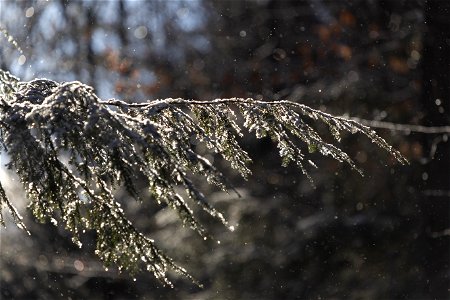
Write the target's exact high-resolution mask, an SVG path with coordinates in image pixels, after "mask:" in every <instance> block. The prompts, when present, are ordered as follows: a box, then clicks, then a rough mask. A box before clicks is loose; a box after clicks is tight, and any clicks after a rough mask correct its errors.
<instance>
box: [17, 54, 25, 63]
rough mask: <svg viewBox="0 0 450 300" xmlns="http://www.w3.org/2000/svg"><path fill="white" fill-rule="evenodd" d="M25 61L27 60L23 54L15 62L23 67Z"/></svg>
mask: <svg viewBox="0 0 450 300" xmlns="http://www.w3.org/2000/svg"><path fill="white" fill-rule="evenodd" d="M26 61H27V58H26V57H25V55H23V54H22V55H21V56H19V59H18V60H17V62H18V63H19V65H23V64H24V63H25V62H26Z"/></svg>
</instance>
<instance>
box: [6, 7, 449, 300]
mask: <svg viewBox="0 0 450 300" xmlns="http://www.w3.org/2000/svg"><path fill="white" fill-rule="evenodd" d="M0 22H1V27H2V28H4V29H6V30H7V31H8V32H9V34H11V35H12V36H13V37H14V38H15V39H16V40H17V42H18V44H19V46H20V47H21V48H22V50H23V53H21V52H19V51H17V50H16V49H15V48H14V47H13V46H12V45H11V44H9V43H8V42H7V37H4V36H2V37H1V38H0V41H1V44H2V47H1V49H0V67H1V68H2V69H4V70H9V71H11V72H12V73H13V74H14V75H16V76H19V77H21V78H22V79H23V80H31V79H32V78H35V77H46V78H49V79H53V80H58V81H70V80H79V81H82V82H84V83H87V84H90V85H92V86H94V87H95V89H96V92H97V94H98V95H99V96H100V97H101V98H103V99H107V98H111V97H115V98H120V99H124V100H126V101H145V100H147V99H157V98H166V97H174V98H175V97H183V98H187V99H198V100H207V99H215V98H218V97H253V98H256V99H264V100H279V99H288V100H292V101H297V102H300V103H303V104H306V105H309V106H311V107H313V108H317V109H321V110H323V111H326V112H329V113H332V114H335V115H344V116H352V117H359V118H362V119H367V120H374V121H383V122H392V123H401V124H410V125H423V126H448V125H450V113H449V112H450V33H449V31H450V30H449V28H450V1H444V0H442V1H440V0H430V1H425V0H392V1H386V0H351V1H328V0H308V1H274V0H261V1H256V0H255V1H225V0H224V1H207V0H190V1H163V0H161V1H156V0H152V1H150V0H149V1H133V0H111V1H68V0H59V1H58V0H54V1H7V0H3V1H1V2H0ZM374 125H376V124H374ZM385 125H386V124H385ZM384 127H388V128H378V129H377V132H378V133H379V134H380V135H381V136H383V137H384V138H385V139H386V140H387V141H388V142H389V143H390V144H392V145H393V146H395V147H396V148H397V149H399V150H400V151H401V152H402V153H403V154H404V155H405V156H406V157H407V158H408V159H409V160H410V165H408V166H401V165H399V164H398V163H396V162H395V161H394V160H393V158H392V157H390V156H389V155H388V154H386V153H384V151H381V150H380V149H378V148H376V147H375V145H374V144H372V143H371V142H370V141H369V140H368V139H367V138H364V137H361V136H354V135H345V136H344V137H343V140H342V142H341V146H342V148H343V149H344V150H345V151H347V153H349V154H350V156H351V157H352V158H354V159H355V161H356V162H357V164H358V165H359V166H360V167H361V168H362V169H363V170H364V173H365V176H364V177H361V176H359V175H358V174H357V173H356V172H353V171H351V170H350V168H349V167H348V166H345V165H343V164H339V163H337V162H335V161H333V160H331V159H329V158H321V157H317V162H318V166H319V168H318V169H317V170H315V171H313V172H312V174H311V175H312V177H313V179H314V182H315V185H316V188H315V189H314V188H313V187H312V186H311V184H310V183H309V182H308V180H307V178H305V176H303V175H302V174H301V171H300V170H298V169H296V168H295V167H294V166H292V167H287V168H283V167H281V166H280V163H281V162H280V159H279V158H278V154H277V152H278V151H277V149H276V147H275V146H274V145H272V144H271V142H270V140H268V139H267V140H266V139H261V140H257V139H256V138H254V137H252V136H250V135H247V136H246V137H245V138H243V140H242V145H243V147H244V149H246V150H247V151H248V152H249V153H250V154H251V157H252V158H253V160H254V163H253V164H252V166H251V169H252V171H253V176H252V177H251V178H250V179H249V180H248V181H243V180H242V179H241V178H239V177H238V176H237V174H236V173H234V172H232V171H230V168H229V167H228V165H227V164H226V163H225V162H223V161H221V160H220V159H219V158H218V157H215V156H213V155H210V158H211V159H212V160H215V163H216V164H217V165H218V166H220V167H221V169H222V170H223V172H225V173H226V174H227V175H228V176H229V178H230V179H231V181H232V182H233V184H234V185H235V186H236V187H237V188H238V190H239V191H240V192H241V193H242V195H243V197H241V198H237V197H235V196H234V195H227V194H225V193H221V192H218V191H217V190H216V189H214V188H212V187H210V186H207V185H206V184H204V187H203V190H204V191H205V193H206V194H207V195H208V198H209V199H210V201H211V202H212V203H213V204H214V205H216V207H218V208H220V209H221V210H222V211H223V212H224V213H225V214H226V216H227V217H228V219H229V220H230V223H231V224H232V225H234V226H236V230H235V232H229V231H228V230H227V229H226V228H225V227H224V226H223V225H222V224H220V223H218V222H216V221H214V220H211V219H210V218H208V217H206V216H204V215H201V214H199V215H198V217H199V218H200V219H201V220H202V221H203V223H204V224H206V227H207V228H208V229H209V232H210V233H211V235H212V236H213V237H214V240H207V241H204V240H203V239H202V238H201V237H199V236H198V235H197V234H196V233H195V232H193V231H192V230H189V229H185V228H183V227H182V226H181V223H180V222H179V221H178V220H177V218H176V217H175V216H174V215H172V214H171V213H170V212H167V211H165V210H161V208H160V207H158V206H157V205H155V204H154V203H152V201H147V202H144V203H142V204H139V203H136V201H134V200H131V199H128V198H127V196H126V195H125V194H121V193H119V194H118V197H119V198H120V199H122V201H123V203H124V204H125V205H126V211H127V214H128V216H129V217H130V219H131V220H133V222H134V224H135V225H136V226H137V227H138V228H139V229H140V230H142V231H143V232H145V234H147V235H148V236H149V237H151V238H153V239H155V241H156V243H157V245H159V246H160V247H161V248H163V249H164V250H165V251H166V252H167V253H168V254H169V255H171V256H172V257H174V258H175V260H176V262H177V263H178V264H180V265H182V266H184V267H186V268H187V269H188V270H189V271H190V273H191V274H192V275H193V276H194V277H195V278H197V279H198V280H200V281H201V282H202V283H203V284H204V289H200V288H198V287H196V286H194V285H193V284H192V283H191V282H190V281H189V280H187V279H185V278H180V277H177V276H176V275H175V274H170V278H171V279H172V280H173V281H174V283H175V288H173V289H171V288H168V287H164V286H162V285H161V284H160V283H159V282H157V281H156V280H155V279H154V278H153V275H152V274H150V273H144V274H138V275H137V276H136V277H131V276H129V275H127V274H118V273H117V271H116V270H114V268H110V269H109V270H106V269H105V268H104V267H103V266H102V265H101V263H100V261H99V260H98V259H97V258H96V257H95V256H94V255H93V252H94V247H95V243H94V235H93V234H92V233H86V236H85V237H84V240H83V242H84V247H83V248H82V249H78V248H77V247H76V246H75V245H73V244H72V243H71V240H70V236H69V234H68V232H66V231H65V230H64V229H63V228H62V227H61V226H60V227H55V226H53V225H51V224H39V223H37V222H36V221H35V220H34V219H33V218H32V216H31V215H30V213H29V212H28V211H26V210H25V208H24V207H25V205H26V202H25V200H23V199H22V193H21V191H20V187H17V186H16V185H15V184H14V183H15V182H16V181H17V180H15V178H14V175H13V174H11V173H9V171H8V170H5V169H4V167H3V165H4V163H5V161H6V160H7V159H8V158H7V157H2V160H3V161H2V167H3V169H2V172H1V175H2V176H1V178H2V183H3V184H4V185H6V182H8V183H9V184H8V187H9V189H8V193H9V195H10V197H11V199H13V201H14V203H15V204H16V205H18V206H19V207H21V208H22V212H23V215H24V216H25V223H26V225H27V226H28V229H29V230H30V231H31V233H32V235H31V236H27V235H26V234H25V233H24V232H23V231H20V230H18V229H16V228H15V226H14V225H13V223H12V221H9V222H8V223H7V229H3V228H2V229H1V231H0V234H1V244H0V252H1V255H0V292H1V293H0V298H1V299H448V298H449V297H450V293H449V288H450V285H449V275H450V271H449V260H450V258H449V256H450V246H449V242H450V231H449V230H450V229H449V228H450V224H449V215H450V207H449V203H450V142H449V141H448V133H449V132H448V128H447V130H445V128H444V130H428V132H423V131H424V130H422V128H421V127H408V128H406V129H404V130H396V129H395V128H394V126H393V125H388V126H384ZM389 127H391V128H389ZM425 131H426V130H425ZM446 131H447V132H446ZM198 147H199V149H198V151H200V152H201V151H205V150H204V147H203V150H202V149H201V147H202V145H199V146H198ZM5 215H8V213H5ZM218 241H220V244H219V243H218Z"/></svg>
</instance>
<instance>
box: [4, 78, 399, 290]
mask: <svg viewBox="0 0 450 300" xmlns="http://www.w3.org/2000/svg"><path fill="white" fill-rule="evenodd" d="M235 113H240V114H241V115H242V117H243V118H244V124H243V125H242V126H240V125H239V124H238V123H237V121H236V116H235ZM306 118H307V119H309V121H311V120H312V121H313V123H315V121H320V122H323V123H325V124H327V126H328V127H329V129H330V131H331V133H332V135H333V136H334V138H335V140H336V141H337V142H339V140H340V132H341V131H347V132H350V133H357V132H360V133H362V134H364V135H366V136H367V137H368V138H369V139H370V140H372V141H373V142H375V143H376V144H377V145H379V146H380V147H381V148H383V149H385V150H387V152H389V153H391V154H392V155H393V156H394V157H395V158H396V159H397V160H398V161H399V162H400V163H407V161H406V159H405V158H404V157H403V156H402V155H401V154H400V153H399V152H398V151H397V150H395V149H393V148H392V147H391V146H389V145H388V144H387V143H386V142H385V141H384V140H383V139H382V138H381V137H379V136H378V135H377V134H376V133H375V132H374V131H373V130H372V129H370V128H369V127H367V126H365V125H362V124H360V123H358V122H356V121H354V120H349V119H346V118H342V117H335V116H332V115H330V114H327V113H324V112H322V111H320V110H315V109H312V108H310V107H308V106H305V105H303V104H298V103H294V102H290V101H268V102H264V101H258V100H254V99H250V98H248V99H244V98H229V99H216V100H212V101H195V100H185V99H171V98H169V99H163V100H156V101H151V102H147V103H127V102H124V101H121V100H115V99H110V100H107V101H102V100H101V99H99V98H98V97H97V95H96V94H95V93H94V90H93V88H92V87H90V86H88V85H85V84H83V83H81V82H77V81H75V82H62V83H58V82H54V81H51V80H47V79H35V80H32V81H29V82H22V81H20V80H19V79H17V78H16V77H14V76H12V75H11V74H9V73H8V72H5V71H3V70H0V125H1V131H2V135H1V136H0V139H1V141H0V144H2V145H4V147H3V149H2V150H3V151H4V152H5V153H7V154H9V155H10V157H11V163H10V164H9V165H8V167H9V168H10V169H12V170H14V171H15V172H16V173H17V174H18V175H19V178H20V180H21V182H22V184H23V186H24V188H25V191H26V193H27V197H28V198H29V200H30V205H29V207H30V208H31V210H32V212H33V215H34V216H35V217H36V218H37V219H38V220H40V221H41V222H45V221H46V220H48V219H50V220H51V221H52V222H53V223H55V224H56V222H57V220H56V218H58V219H60V220H61V221H62V222H63V223H64V224H65V226H66V228H67V229H68V230H69V231H70V232H71V233H72V235H73V241H74V242H75V243H76V244H77V245H79V246H81V243H80V241H79V234H80V232H81V231H83V232H84V230H86V229H92V230H95V231H96V233H97V248H96V254H97V255H98V256H99V257H100V258H101V260H102V261H103V262H104V263H105V265H109V264H112V263H114V264H116V265H117V266H118V268H119V270H120V271H122V270H128V271H129V272H131V273H133V272H137V271H140V270H142V269H143V267H144V269H146V270H148V271H150V272H152V273H153V274H154V275H155V277H156V278H158V279H159V280H160V281H161V282H163V283H165V284H168V285H171V282H170V281H169V280H168V278H167V275H166V274H167V271H168V270H169V269H172V270H174V271H175V272H178V273H180V274H182V275H185V276H187V277H188V278H190V279H191V280H193V281H194V279H193V278H192V277H191V276H190V275H189V274H188V273H187V272H186V270H185V269H183V268H181V267H179V266H178V265H176V264H175V263H174V262H173V260H172V259H171V258H169V257H167V256H166V255H165V254H164V253H163V252H162V251H161V250H159V249H158V248H157V247H156V245H155V243H154V241H153V240H151V239H149V238H148V237H146V236H144V235H143V234H142V233H140V232H138V231H137V230H136V228H135V227H134V226H133V225H132V223H131V222H130V220H129V219H128V218H127V217H126V214H125V212H124V211H123V210H122V208H121V207H120V204H119V203H118V201H117V199H116V198H115V192H116V191H117V189H119V188H121V187H125V189H126V190H127V191H128V193H129V194H130V196H132V197H134V198H135V199H138V200H141V201H143V200H142V199H141V198H140V196H139V195H140V193H139V190H138V189H137V187H136V184H135V182H136V180H137V178H144V179H145V181H146V183H147V185H148V188H149V191H150V194H151V196H152V197H151V199H150V200H155V201H156V202H157V203H162V202H164V203H165V204H167V209H172V210H173V211H174V212H176V213H177V214H178V216H179V218H180V220H181V221H182V223H183V225H187V226H190V227H191V228H192V229H194V230H195V231H197V232H198V233H199V234H200V235H201V236H203V237H205V236H206V235H207V233H206V232H205V229H204V228H203V227H202V225H201V224H200V223H199V222H198V221H197V219H196V218H195V216H194V211H193V209H192V208H191V207H190V206H189V205H188V203H187V202H186V201H185V199H183V198H182V197H181V196H180V195H179V194H178V193H177V192H176V188H177V187H180V186H181V187H184V188H185V189H186V192H187V195H188V196H189V198H191V199H192V200H193V202H194V203H195V204H196V205H197V206H195V207H199V208H200V209H202V210H203V211H205V212H207V213H208V214H209V215H211V216H212V217H214V218H216V219H218V220H219V221H221V222H222V223H223V224H224V225H225V226H227V227H228V223H227V221H226V219H225V217H224V216H223V215H222V213H221V212H219V211H218V210H216V209H215V208H214V207H213V206H212V205H211V204H210V203H209V202H208V201H207V199H206V197H205V196H204V194H203V193H202V192H201V191H200V190H199V189H198V188H197V187H196V186H195V185H194V184H193V181H192V174H198V175H200V176H202V177H203V178H204V179H205V180H206V181H207V182H209V183H212V184H215V185H217V186H218V187H220V188H222V189H223V190H226V191H227V190H230V189H234V188H233V187H232V185H231V184H230V183H229V182H228V181H227V179H226V177H225V176H224V175H223V173H222V172H221V171H220V170H218V169H217V167H216V166H214V165H213V164H212V163H211V162H210V161H208V160H207V159H206V158H205V157H204V156H202V155H201V154H200V153H198V152H197V148H196V147H195V146H194V145H193V144H192V143H191V141H192V140H193V139H194V140H196V141H198V142H200V143H204V144H205V145H206V146H207V147H208V149H209V150H210V152H211V153H214V154H218V155H221V156H222V157H223V159H224V160H226V161H228V162H229V163H230V166H231V167H232V168H233V169H235V170H237V171H238V172H239V173H240V174H241V175H242V177H243V178H247V177H248V176H249V175H250V173H251V171H250V169H249V167H248V165H249V163H250V162H251V159H250V157H249V155H248V154H247V153H246V152H245V151H244V150H243V149H242V148H241V147H240V145H239V143H238V138H239V137H241V136H242V133H241V127H245V128H247V129H248V130H249V132H254V133H255V134H256V137H257V138H262V137H264V136H269V137H270V138H271V139H272V140H273V142H274V143H276V145H277V147H278V149H279V154H280V157H281V159H282V165H283V166H286V165H288V164H289V163H290V162H295V163H296V164H297V165H298V167H299V168H300V169H301V170H302V172H303V173H304V174H305V175H306V176H307V177H308V178H309V179H310V181H312V178H311V177H310V175H309V174H308V171H307V169H306V167H305V166H304V164H303V163H304V162H305V161H306V162H308V163H309V164H310V165H311V166H312V167H316V165H315V164H314V162H312V161H311V160H310V159H308V156H309V153H312V152H316V151H317V152H318V153H320V154H322V155H329V156H331V157H332V158H334V159H336V160H338V161H341V162H346V163H348V164H349V165H350V166H351V168H353V169H355V170H357V171H359V169H358V168H357V166H356V165H355V163H354V162H353V161H352V159H351V158H350V157H349V156H348V155H347V154H346V153H345V152H344V151H342V150H341V149H340V148H339V147H337V146H335V145H334V144H333V143H329V142H326V141H325V140H324V139H322V137H321V136H320V135H319V133H318V132H317V131H316V130H315V129H314V128H313V126H312V125H309V124H308V122H307V121H306V120H305V119H306ZM299 142H300V143H299ZM299 144H300V145H299ZM302 145H303V146H302ZM301 147H306V148H307V150H308V151H303V150H302V149H301ZM307 152H309V153H307ZM63 155H69V160H68V162H63V161H62V159H61V158H62V156H63ZM0 202H1V203H2V204H5V205H6V206H7V207H8V208H9V210H10V211H11V213H12V215H13V217H14V220H15V222H16V224H18V225H19V226H20V227H24V225H23V223H21V221H20V217H19V215H18V214H17V213H16V210H15V208H14V207H13V205H12V203H11V202H10V201H9V199H7V197H6V194H5V193H4V190H3V187H2V186H1V185H0ZM0 217H1V211H0ZM0 222H3V219H2V218H0ZM229 228H230V230H232V227H229Z"/></svg>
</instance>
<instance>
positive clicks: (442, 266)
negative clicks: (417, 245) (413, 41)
mask: <svg viewBox="0 0 450 300" xmlns="http://www.w3.org/2000/svg"><path fill="white" fill-rule="evenodd" d="M449 16H450V1H444V0H430V1H426V3H425V26H426V27H425V32H424V39H423V40H424V49H423V61H422V70H423V94H422V103H423V112H424V117H425V118H424V125H427V126H446V125H450V29H449V28H450V17H449ZM424 149H425V150H426V152H425V153H427V154H428V153H429V154H430V160H429V161H428V163H426V164H425V165H424V169H423V173H422V179H423V180H424V181H425V183H424V197H423V199H422V200H423V203H422V204H421V208H422V214H423V225H424V227H423V234H424V242H425V244H424V249H423V250H424V251H423V252H422V254H423V263H424V268H425V272H426V276H427V278H425V279H426V281H425V282H427V286H426V288H427V289H428V290H427V291H425V292H426V293H427V295H429V296H431V297H430V299H431V298H432V299H448V298H447V297H448V296H449V290H448V289H449V286H450V285H449V278H448V276H449V275H448V274H449V266H450V264H449V262H450V236H449V235H448V229H449V228H450V224H449V215H450V196H449V193H450V142H449V141H448V136H447V135H438V136H437V135H427V136H426V138H425V140H424ZM446 230H447V231H446Z"/></svg>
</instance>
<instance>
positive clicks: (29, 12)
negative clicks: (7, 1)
mask: <svg viewBox="0 0 450 300" xmlns="http://www.w3.org/2000/svg"><path fill="white" fill-rule="evenodd" d="M33 15H34V7H28V8H27V10H26V11H25V17H27V18H31V17H32V16H33Z"/></svg>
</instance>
